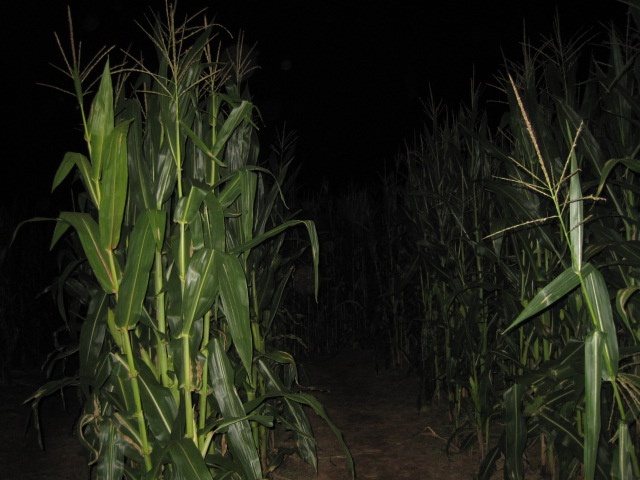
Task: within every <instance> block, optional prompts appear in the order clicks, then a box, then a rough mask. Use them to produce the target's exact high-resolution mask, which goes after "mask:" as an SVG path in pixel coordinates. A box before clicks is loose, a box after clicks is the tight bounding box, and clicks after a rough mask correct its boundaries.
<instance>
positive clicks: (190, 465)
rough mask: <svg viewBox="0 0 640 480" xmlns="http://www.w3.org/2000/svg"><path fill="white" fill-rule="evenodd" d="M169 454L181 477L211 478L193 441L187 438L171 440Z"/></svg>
mask: <svg viewBox="0 0 640 480" xmlns="http://www.w3.org/2000/svg"><path fill="white" fill-rule="evenodd" d="M169 454H170V455H171V459H172V460H173V463H174V464H175V466H176V467H177V470H178V472H180V474H181V475H182V477H181V478H185V479H187V478H193V479H196V478H197V479H207V478H211V474H210V473H209V469H208V468H207V464H206V463H205V462H204V459H203V458H202V456H201V455H200V452H199V451H198V448H197V447H196V445H195V443H193V441H192V440H190V439H188V438H182V439H180V440H178V441H174V442H171V444H170V445H169Z"/></svg>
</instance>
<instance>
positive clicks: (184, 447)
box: [169, 438, 259, 480]
mask: <svg viewBox="0 0 640 480" xmlns="http://www.w3.org/2000/svg"><path fill="white" fill-rule="evenodd" d="M169 454H170V455H171V459H172V460H173V463H174V465H175V466H176V468H177V470H178V472H179V473H180V474H181V478H185V479H188V478H193V479H196V478H197V479H198V480H200V479H207V478H211V473H209V469H208V468H207V464H206V463H205V462H204V459H203V458H202V455H200V451H199V450H198V447H196V445H195V443H193V441H192V440H190V439H188V438H182V439H180V440H177V441H173V442H171V443H170V444H169ZM255 478H259V477H255Z"/></svg>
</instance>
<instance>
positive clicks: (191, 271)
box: [182, 248, 220, 335]
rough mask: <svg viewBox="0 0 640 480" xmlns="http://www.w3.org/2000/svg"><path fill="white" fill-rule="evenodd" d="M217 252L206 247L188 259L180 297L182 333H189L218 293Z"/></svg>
mask: <svg viewBox="0 0 640 480" xmlns="http://www.w3.org/2000/svg"><path fill="white" fill-rule="evenodd" d="M219 255H220V253H219V252H216V251H215V250H211V249H208V248H203V249H201V250H198V251H197V252H195V253H194V254H193V256H192V257H191V259H190V261H189V266H188V268H187V274H186V277H185V285H184V294H183V297H182V319H183V324H182V334H183V335H189V334H190V331H191V325H192V324H193V321H194V320H195V319H196V318H199V317H201V316H202V315H204V314H205V312H206V311H207V310H209V309H210V308H211V306H212V305H213V302H214V300H215V298H216V296H217V295H218V289H219V288H220V287H219V280H218V273H217V269H218V268H219V266H218V265H217V263H218V262H217V260H216V258H217V257H218V256H219Z"/></svg>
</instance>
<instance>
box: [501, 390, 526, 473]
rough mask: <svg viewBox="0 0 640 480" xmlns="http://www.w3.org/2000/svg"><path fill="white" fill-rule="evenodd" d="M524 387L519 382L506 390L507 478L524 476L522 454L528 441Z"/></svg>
mask: <svg viewBox="0 0 640 480" xmlns="http://www.w3.org/2000/svg"><path fill="white" fill-rule="evenodd" d="M523 395H524V387H523V386H522V385H520V384H519V383H516V384H514V385H513V386H511V387H510V388H509V389H508V390H507V391H506V392H504V397H503V398H504V407H505V419H504V421H505V426H504V428H505V433H506V436H505V452H504V454H505V478H507V479H510V480H515V479H521V478H524V462H523V460H522V454H523V453H524V447H525V444H526V441H527V425H526V422H525V420H524V417H523V415H522V410H521V403H522V396H523Z"/></svg>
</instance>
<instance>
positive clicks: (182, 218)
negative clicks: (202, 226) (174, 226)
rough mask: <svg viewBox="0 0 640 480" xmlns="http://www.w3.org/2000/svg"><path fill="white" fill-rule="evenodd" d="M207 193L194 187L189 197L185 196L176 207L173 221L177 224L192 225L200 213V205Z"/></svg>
mask: <svg viewBox="0 0 640 480" xmlns="http://www.w3.org/2000/svg"><path fill="white" fill-rule="evenodd" d="M206 194H207V192H206V191H205V190H203V189H201V188H199V187H196V186H192V187H191V189H190V190H189V195H185V196H184V197H182V198H181V199H180V200H178V204H177V205H176V209H175V212H174V214H173V221H174V222H176V223H192V222H193V221H194V219H195V218H196V216H197V215H198V213H199V210H200V205H202V200H203V199H204V197H205V195H206Z"/></svg>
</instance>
